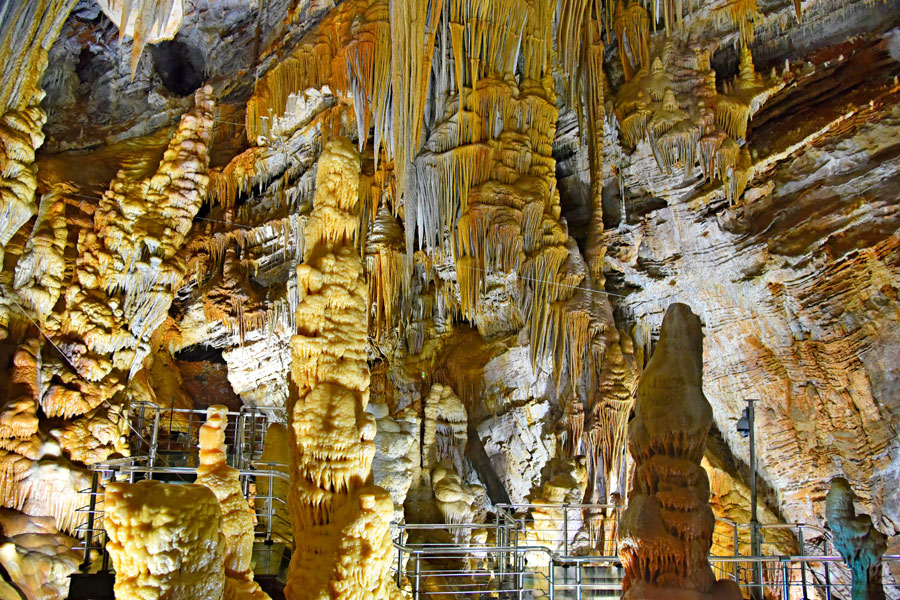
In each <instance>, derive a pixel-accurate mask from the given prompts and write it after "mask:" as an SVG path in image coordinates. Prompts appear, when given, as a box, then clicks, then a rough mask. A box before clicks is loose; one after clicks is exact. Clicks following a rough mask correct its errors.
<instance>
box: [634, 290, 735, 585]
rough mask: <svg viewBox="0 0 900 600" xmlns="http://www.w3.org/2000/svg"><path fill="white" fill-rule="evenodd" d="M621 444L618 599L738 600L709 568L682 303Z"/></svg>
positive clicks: (693, 363) (696, 378) (697, 408)
mask: <svg viewBox="0 0 900 600" xmlns="http://www.w3.org/2000/svg"><path fill="white" fill-rule="evenodd" d="M634 415H635V416H634V419H633V420H632V421H631V423H630V424H629V427H628V442H629V448H630V449H631V455H632V456H633V457H634V461H635V466H636V469H635V474H634V482H633V486H632V490H631V497H630V499H629V502H628V508H627V509H626V510H625V514H624V515H623V517H622V521H621V524H620V527H619V556H620V557H621V559H622V564H623V565H624V567H625V579H624V580H623V582H622V590H623V594H622V598H623V599H626V600H656V599H659V600H664V599H666V600H674V599H678V600H711V599H714V598H715V599H723V600H725V599H729V600H730V599H731V598H735V599H738V598H740V597H741V594H740V590H739V589H738V588H737V586H736V585H735V584H734V583H733V582H730V581H718V582H717V581H716V580H715V577H714V576H713V573H712V569H710V567H709V560H708V555H709V548H710V546H711V545H712V533H713V526H714V525H715V518H714V517H713V512H712V509H711V508H710V506H709V478H708V477H707V475H706V471H704V470H703V468H702V467H701V466H700V460H701V459H702V458H703V451H704V449H705V447H706V436H707V434H708V433H709V428H710V426H711V425H712V408H711V407H710V405H709V402H708V401H707V400H706V397H705V396H704V395H703V334H702V332H701V331H700V319H699V318H698V317H697V315H695V314H694V313H692V312H691V309H690V308H689V307H688V306H686V305H684V304H672V305H671V306H669V309H668V310H667V311H666V316H665V318H664V319H663V324H662V330H661V331H660V335H659V344H658V346H657V348H656V351H655V352H654V353H653V358H651V359H650V363H649V364H648V365H647V369H646V370H645V371H644V374H643V377H642V378H641V383H640V385H639V386H638V397H637V403H636V404H635V408H634Z"/></svg>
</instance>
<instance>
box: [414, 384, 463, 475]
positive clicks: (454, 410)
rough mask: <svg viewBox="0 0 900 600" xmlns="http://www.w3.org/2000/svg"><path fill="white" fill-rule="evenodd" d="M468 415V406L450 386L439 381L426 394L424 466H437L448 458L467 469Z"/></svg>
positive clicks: (458, 471)
mask: <svg viewBox="0 0 900 600" xmlns="http://www.w3.org/2000/svg"><path fill="white" fill-rule="evenodd" d="M467 424H468V419H467V416H466V407H465V405H464V404H463V403H462V401H461V400H460V399H459V397H458V396H457V395H456V394H454V393H453V390H452V389H451V388H450V386H445V385H441V384H440V383H435V384H433V385H432V386H431V392H429V394H428V397H427V398H425V426H424V428H423V434H422V450H421V451H422V466H423V468H424V469H428V470H430V469H433V468H434V467H436V466H437V465H438V464H439V463H440V462H441V461H444V460H448V461H450V464H452V465H453V466H454V467H455V468H456V471H457V473H464V472H465V471H464V466H463V465H464V462H465V451H466V438H467V437H468V433H467Z"/></svg>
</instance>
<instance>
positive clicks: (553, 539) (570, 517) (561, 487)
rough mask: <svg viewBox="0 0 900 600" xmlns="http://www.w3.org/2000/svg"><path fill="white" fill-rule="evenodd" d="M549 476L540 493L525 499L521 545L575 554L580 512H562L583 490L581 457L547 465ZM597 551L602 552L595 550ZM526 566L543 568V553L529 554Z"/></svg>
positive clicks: (577, 501) (584, 472) (584, 471)
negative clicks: (527, 509)
mask: <svg viewBox="0 0 900 600" xmlns="http://www.w3.org/2000/svg"><path fill="white" fill-rule="evenodd" d="M551 466H552V467H554V468H553V469H552V473H553V475H552V476H551V477H549V478H548V480H547V481H546V482H544V485H543V486H541V490H540V493H538V494H535V497H533V498H530V499H529V504H533V505H535V506H533V507H531V510H530V514H531V519H530V520H529V521H527V522H526V524H525V545H529V546H544V547H546V548H549V549H550V551H551V552H557V553H559V554H565V553H566V552H567V551H568V552H567V553H568V554H570V555H571V554H576V553H578V551H579V550H593V548H584V547H583V545H582V547H580V548H576V544H575V541H576V538H578V537H579V533H580V529H581V528H582V525H583V519H582V516H581V513H580V511H578V510H573V509H567V508H563V507H562V505H563V504H580V503H581V501H582V500H583V499H584V491H585V489H586V488H587V483H588V482H587V469H585V466H584V457H579V458H573V459H569V460H566V461H561V463H560V464H553V465H551ZM598 550H603V548H599V549H598ZM528 562H529V564H547V562H548V557H547V553H546V552H532V553H529V555H528Z"/></svg>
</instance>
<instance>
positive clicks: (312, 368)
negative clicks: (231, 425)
mask: <svg viewBox="0 0 900 600" xmlns="http://www.w3.org/2000/svg"><path fill="white" fill-rule="evenodd" d="M358 186H359V158H358V155H357V153H356V151H355V150H354V148H353V147H352V146H351V145H350V143H349V142H348V141H347V140H340V139H339V140H335V141H332V142H329V144H328V145H327V146H326V148H325V151H324V152H323V155H322V157H321V158H320V159H319V166H318V173H317V176H316V195H315V199H314V209H313V212H312V214H311V216H310V219H309V222H308V224H307V226H306V234H305V235H306V244H305V248H306V252H305V255H304V263H303V264H301V265H300V266H298V267H297V288H298V293H299V299H300V300H299V303H298V304H297V313H296V319H297V328H298V332H297V334H296V335H295V336H294V337H293V338H292V339H291V348H292V364H291V383H292V386H291V390H292V392H291V396H292V398H291V400H292V402H293V406H292V407H291V427H292V428H293V436H292V437H293V440H294V443H295V447H294V448H292V451H291V490H290V492H289V495H288V507H289V509H290V512H291V520H292V523H293V527H294V544H295V548H294V553H293V555H292V557H291V566H290V570H289V572H288V582H287V586H286V588H285V589H286V594H287V595H288V596H289V597H292V598H298V599H299V598H310V599H320V598H321V599H324V598H372V599H373V600H374V599H375V598H390V597H399V595H400V593H399V591H398V590H397V587H396V584H395V583H394V581H393V580H392V579H391V577H390V573H389V568H390V564H391V558H392V546H391V538H390V532H389V530H388V522H389V519H390V518H391V515H392V514H393V505H392V503H391V498H390V496H389V495H388V493H387V492H386V491H384V490H383V489H381V488H378V487H375V486H371V485H367V484H368V483H369V482H370V481H371V477H372V473H371V472H372V458H373V455H374V452H375V446H374V444H373V442H372V440H373V438H374V437H375V419H374V418H373V417H372V415H371V414H370V413H367V412H365V408H366V405H367V404H368V402H369V369H368V365H367V364H366V355H365V336H366V324H367V323H366V317H365V306H366V304H365V297H366V285H365V280H364V278H363V277H362V262H361V260H360V256H359V254H358V253H357V251H356V250H355V248H354V247H353V245H352V241H353V237H354V236H355V234H356V228H357V220H356V218H355V215H354V214H353V212H352V210H353V208H354V206H355V204H356V202H357V190H358ZM364 548H365V550H364Z"/></svg>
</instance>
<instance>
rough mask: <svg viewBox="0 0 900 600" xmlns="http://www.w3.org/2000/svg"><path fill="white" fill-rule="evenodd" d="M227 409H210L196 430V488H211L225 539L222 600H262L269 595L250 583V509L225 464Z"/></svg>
mask: <svg viewBox="0 0 900 600" xmlns="http://www.w3.org/2000/svg"><path fill="white" fill-rule="evenodd" d="M227 426H228V407H226V406H210V407H209V408H208V409H207V411H206V422H205V423H204V424H203V426H202V427H200V466H199V467H197V480H196V482H195V483H196V484H197V485H204V486H206V487H208V488H209V489H211V490H212V491H213V493H214V494H215V495H216V499H217V500H218V501H219V507H220V509H221V511H220V512H221V515H222V521H221V524H222V528H221V532H222V534H223V535H224V536H225V553H224V562H225V598H228V599H230V598H235V599H241V598H250V599H253V600H266V599H268V598H269V596H268V595H267V594H266V593H265V592H263V591H262V589H261V588H260V587H259V584H257V583H256V582H254V581H253V570H252V569H251V565H250V559H251V558H252V554H253V528H254V525H255V522H254V514H253V509H251V508H250V505H249V504H248V503H247V498H246V497H245V496H244V491H243V489H242V488H241V480H240V472H239V471H238V470H237V469H234V468H232V467H229V466H228V464H227V463H226V456H225V453H226V447H225V428H226V427H227Z"/></svg>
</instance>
